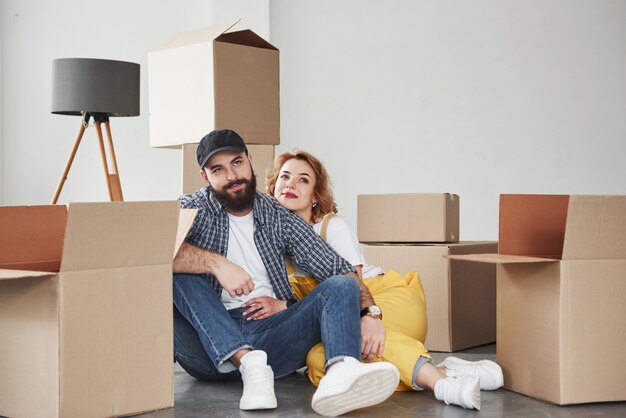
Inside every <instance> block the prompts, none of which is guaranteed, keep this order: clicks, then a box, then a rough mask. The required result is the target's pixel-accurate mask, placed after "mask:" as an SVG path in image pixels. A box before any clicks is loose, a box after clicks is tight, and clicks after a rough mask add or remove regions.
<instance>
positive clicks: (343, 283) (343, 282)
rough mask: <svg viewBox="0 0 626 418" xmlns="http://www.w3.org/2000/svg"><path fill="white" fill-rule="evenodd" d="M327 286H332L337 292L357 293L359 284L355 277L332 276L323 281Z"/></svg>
mask: <svg viewBox="0 0 626 418" xmlns="http://www.w3.org/2000/svg"><path fill="white" fill-rule="evenodd" d="M324 283H326V285H327V286H328V287H332V288H333V289H334V290H335V291H337V292H342V293H356V294H358V293H359V284H358V283H357V281H356V279H354V278H353V277H350V276H344V275H341V276H333V277H329V278H328V279H326V280H325V281H324Z"/></svg>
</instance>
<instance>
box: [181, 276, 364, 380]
mask: <svg viewBox="0 0 626 418" xmlns="http://www.w3.org/2000/svg"><path fill="white" fill-rule="evenodd" d="M359 300H360V299H359V286H358V283H357V281H356V280H355V279H353V278H351V277H349V276H333V277H331V278H329V279H327V280H324V281H323V282H321V283H320V284H319V285H318V286H316V287H315V289H313V291H312V292H311V293H310V294H309V295H308V296H307V297H305V298H304V299H303V300H301V301H299V302H298V303H295V304H293V305H292V306H290V307H289V308H288V309H286V310H283V311H280V312H278V313H276V314H274V315H272V316H271V317H269V318H267V319H262V320H254V321H247V320H246V319H245V317H243V315H242V311H243V310H242V309H241V308H237V309H231V310H226V308H225V307H224V305H223V304H222V301H221V299H220V296H219V295H218V294H217V293H216V292H215V290H214V289H213V287H212V286H211V284H210V283H209V281H208V280H207V278H206V276H205V275H203V274H199V275H198V274H175V275H174V306H175V309H174V356H175V358H176V360H177V361H178V363H179V364H180V365H181V367H182V368H183V369H185V370H186V371H187V373H189V374H190V375H192V376H193V377H195V378H197V379H200V380H230V379H238V378H239V377H240V375H239V371H238V370H237V369H236V367H235V365H234V364H233V363H232V362H230V361H229V359H230V357H231V356H232V355H233V354H234V353H236V352H237V351H239V350H241V349H244V348H248V349H254V350H263V351H265V352H266V353H267V361H268V364H269V365H270V366H271V367H272V370H273V371H274V376H276V378H280V377H283V376H286V375H288V374H290V373H292V372H293V371H294V370H297V369H299V368H301V367H303V366H304V365H305V363H306V355H307V353H308V351H309V349H311V347H313V346H314V345H315V344H317V343H318V342H320V341H321V342H322V343H323V345H324V351H325V353H326V365H329V364H332V363H333V362H335V361H337V360H340V359H342V358H343V357H345V356H349V357H354V358H356V359H360V356H361V321H360V316H359V311H360V302H359Z"/></svg>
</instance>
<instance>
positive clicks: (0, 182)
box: [0, 0, 5, 204]
mask: <svg viewBox="0 0 626 418" xmlns="http://www.w3.org/2000/svg"><path fill="white" fill-rule="evenodd" d="M3 3H4V0H0V22H4V19H3V18H2V15H3V9H4V8H3V7H2V5H3ZM4 26H5V25H4V24H3V25H0V204H2V195H3V191H2V190H3V183H4V181H3V178H4V171H3V169H2V166H3V163H2V160H3V158H2V156H3V155H4V152H3V150H2V119H3V115H4V113H3V111H2V105H3V102H4V100H3V98H4V93H3V88H2V86H3V84H4V83H3V82H2V73H3V70H4V65H3V59H2V58H3V56H2V49H3V45H2V44H3V39H4V36H3V32H4Z"/></svg>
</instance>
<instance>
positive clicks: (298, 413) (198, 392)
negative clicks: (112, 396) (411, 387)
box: [138, 344, 626, 418]
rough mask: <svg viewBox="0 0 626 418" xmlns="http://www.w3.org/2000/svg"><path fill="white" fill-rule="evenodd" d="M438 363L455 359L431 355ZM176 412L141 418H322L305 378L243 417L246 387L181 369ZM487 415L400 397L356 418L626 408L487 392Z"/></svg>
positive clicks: (418, 396)
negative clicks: (268, 406)
mask: <svg viewBox="0 0 626 418" xmlns="http://www.w3.org/2000/svg"><path fill="white" fill-rule="evenodd" d="M431 354H432V355H433V358H434V360H435V361H436V362H438V361H441V360H443V359H444V358H445V357H447V356H449V355H450V354H449V353H431ZM454 355H455V356H457V357H461V358H464V359H467V360H478V359H481V358H487V359H490V360H495V357H496V354H495V344H491V345H486V346H482V347H477V348H473V349H470V350H465V351H461V352H458V353H454ZM174 386H175V406H174V408H170V409H166V410H161V411H156V412H151V413H148V414H142V415H139V416H138V417H140V418H172V417H177V418H195V417H246V418H255V417H319V415H317V414H316V413H315V412H313V410H312V409H311V406H310V405H311V396H313V392H314V391H315V388H314V387H313V385H311V384H310V383H309V381H308V380H307V378H306V376H305V375H304V374H303V373H302V372H301V371H299V372H297V373H295V374H294V375H292V376H290V377H288V378H286V379H283V380H279V381H276V385H275V390H276V397H277V398H278V408H277V409H275V410H270V411H241V410H240V409H239V398H240V396H241V391H242V384H241V382H227V383H205V382H199V381H197V380H195V379H193V378H192V377H191V376H189V375H188V374H187V373H186V372H185V371H184V370H182V369H181V368H180V367H179V366H178V365H176V366H175V369H174ZM481 403H482V406H481V410H480V411H469V410H464V409H462V408H460V407H457V406H452V405H445V404H443V403H442V402H439V401H437V400H436V399H435V397H434V396H433V394H432V392H430V391H424V392H396V393H394V394H393V395H392V396H391V397H390V398H389V399H388V400H387V401H385V402H383V403H382V404H379V405H376V406H374V407H370V408H365V409H361V410H357V411H353V412H351V413H349V414H347V415H346V416H350V417H394V418H395V417H398V418H402V417H418V416H419V417H442V418H457V417H458V418H463V417H474V418H476V417H481V418H491V417H507V418H508V417H514V418H522V417H528V418H531V417H532V418H535V417H545V418H548V417H549V418H565V417H567V418H574V417H585V418H586V417H626V402H610V403H595V404H586V405H569V406H556V405H552V404H549V403H546V402H542V401H539V400H536V399H532V398H529V397H527V396H524V395H520V394H518V393H515V392H510V391H508V390H504V389H500V390H497V391H493V392H484V391H483V392H481Z"/></svg>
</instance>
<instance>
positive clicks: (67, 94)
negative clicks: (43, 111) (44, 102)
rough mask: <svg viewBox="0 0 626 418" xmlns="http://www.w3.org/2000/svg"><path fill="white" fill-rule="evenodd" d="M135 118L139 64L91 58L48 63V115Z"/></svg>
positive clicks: (137, 105) (137, 102) (136, 113)
mask: <svg viewBox="0 0 626 418" xmlns="http://www.w3.org/2000/svg"><path fill="white" fill-rule="evenodd" d="M81 112H89V113H104V114H107V115H109V116H138V115H139V64H135V63H133V62H125V61H112V60H102V59H91V58H61V59H57V60H54V61H53V63H52V113H57V114H60V115H81Z"/></svg>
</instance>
